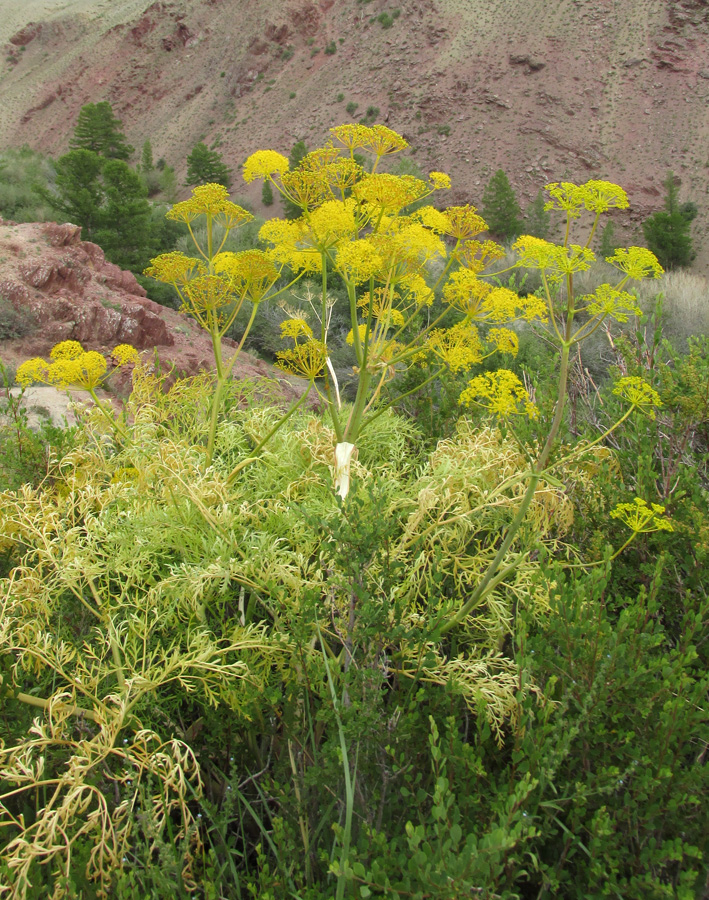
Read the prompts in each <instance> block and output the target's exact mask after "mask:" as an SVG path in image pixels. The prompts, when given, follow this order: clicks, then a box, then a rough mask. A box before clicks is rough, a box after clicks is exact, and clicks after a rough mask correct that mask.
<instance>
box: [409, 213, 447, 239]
mask: <svg viewBox="0 0 709 900" xmlns="http://www.w3.org/2000/svg"><path fill="white" fill-rule="evenodd" d="M411 218H412V219H418V221H419V222H420V223H421V224H422V225H424V226H425V227H426V228H430V229H431V231H433V232H434V234H444V233H445V231H446V229H447V228H448V218H447V217H446V215H445V213H442V212H441V211H440V210H439V209H435V207H433V206H422V207H421V209H417V210H416V212H414V213H412V215H411Z"/></svg>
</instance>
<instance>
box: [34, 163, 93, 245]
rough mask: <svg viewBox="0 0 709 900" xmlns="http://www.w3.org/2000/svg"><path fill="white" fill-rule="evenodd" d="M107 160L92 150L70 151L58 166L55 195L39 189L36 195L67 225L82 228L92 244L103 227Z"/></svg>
mask: <svg viewBox="0 0 709 900" xmlns="http://www.w3.org/2000/svg"><path fill="white" fill-rule="evenodd" d="M103 163H104V160H103V159H102V158H101V157H100V156H99V155H98V153H95V152H94V151H93V150H70V151H69V152H68V153H65V154H64V156H60V157H59V159H58V160H57V161H56V163H55V170H56V178H55V181H54V187H55V191H49V190H48V189H47V188H44V187H40V186H37V187H35V193H37V194H39V196H40V197H41V198H42V199H43V200H44V201H45V202H46V203H47V204H49V206H50V207H51V208H52V209H53V210H54V211H55V212H58V213H60V215H61V216H63V217H64V220H65V221H69V222H72V223H73V224H74V225H80V226H81V236H82V238H83V239H84V240H91V238H92V236H93V232H94V230H95V229H96V228H97V227H98V226H99V224H100V216H101V204H102V203H103V188H102V185H101V169H102V167H103Z"/></svg>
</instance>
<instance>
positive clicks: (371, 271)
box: [336, 240, 382, 284]
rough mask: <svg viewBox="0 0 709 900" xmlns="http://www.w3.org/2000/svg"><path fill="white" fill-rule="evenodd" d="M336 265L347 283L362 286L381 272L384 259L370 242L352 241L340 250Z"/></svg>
mask: <svg viewBox="0 0 709 900" xmlns="http://www.w3.org/2000/svg"><path fill="white" fill-rule="evenodd" d="M336 264H337V268H338V270H339V272H340V273H341V274H342V276H343V277H344V278H345V280H346V281H353V282H354V283H355V284H361V283H362V282H363V281H367V279H369V278H371V277H372V275H375V274H376V273H377V272H378V271H379V269H380V268H381V266H382V258H381V256H380V255H379V254H378V253H377V251H376V250H375V249H374V247H373V246H372V244H371V243H370V242H369V241H367V240H361V241H350V242H349V243H347V244H343V245H342V246H341V247H339V248H338V250H337V256H336Z"/></svg>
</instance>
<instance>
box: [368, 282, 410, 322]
mask: <svg viewBox="0 0 709 900" xmlns="http://www.w3.org/2000/svg"><path fill="white" fill-rule="evenodd" d="M400 299H401V296H400V295H399V293H398V292H397V291H391V290H385V289H384V288H375V289H374V307H373V309H372V316H373V317H374V318H375V319H377V320H378V321H379V322H383V321H385V320H386V321H387V325H389V326H391V325H393V326H394V327H396V328H399V327H400V326H401V325H403V324H404V316H403V314H402V312H401V310H398V309H395V308H394V307H393V305H392V304H393V303H395V302H396V301H397V300H400ZM370 302H371V295H370V293H369V291H367V292H366V293H365V294H362V296H361V297H360V298H359V300H358V301H357V306H358V307H359V308H360V309H361V310H362V313H363V315H365V316H368V315H369V305H370Z"/></svg>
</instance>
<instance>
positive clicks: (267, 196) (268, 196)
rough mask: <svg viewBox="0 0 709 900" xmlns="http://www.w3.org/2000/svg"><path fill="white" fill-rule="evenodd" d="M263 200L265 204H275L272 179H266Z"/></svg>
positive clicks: (262, 194)
mask: <svg viewBox="0 0 709 900" xmlns="http://www.w3.org/2000/svg"><path fill="white" fill-rule="evenodd" d="M261 202H262V203H263V205H264V206H273V188H272V187H271V182H270V181H264V183H263V187H262V188H261Z"/></svg>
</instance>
